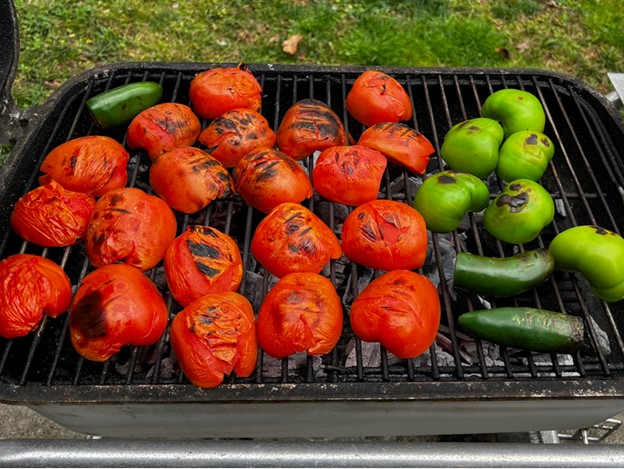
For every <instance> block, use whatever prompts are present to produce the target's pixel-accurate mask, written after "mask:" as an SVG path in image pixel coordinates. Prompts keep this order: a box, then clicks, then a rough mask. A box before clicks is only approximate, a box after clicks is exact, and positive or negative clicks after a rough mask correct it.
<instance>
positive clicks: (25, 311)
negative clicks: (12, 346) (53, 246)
mask: <svg viewBox="0 0 624 469" xmlns="http://www.w3.org/2000/svg"><path fill="white" fill-rule="evenodd" d="M0 279H2V281H1V282H0V336H2V337H4V338H6V339H12V338H13V337H22V336H25V335H26V334H28V333H29V332H30V331H32V330H34V329H35V328H36V327H37V326H38V325H39V323H40V322H41V320H42V319H43V315H44V314H47V315H48V316H51V317H53V318H55V317H57V316H59V315H61V314H63V313H64V312H65V311H67V308H69V304H70V303H71V299H72V291H71V283H70V281H69V278H68V277H67V275H65V272H63V269H61V268H60V267H59V266H58V265H57V264H55V263H54V262H52V261H51V260H49V259H46V258H45V257H41V256H35V255H32V254H15V255H13V256H9V257H7V258H6V259H4V260H2V261H0Z"/></svg>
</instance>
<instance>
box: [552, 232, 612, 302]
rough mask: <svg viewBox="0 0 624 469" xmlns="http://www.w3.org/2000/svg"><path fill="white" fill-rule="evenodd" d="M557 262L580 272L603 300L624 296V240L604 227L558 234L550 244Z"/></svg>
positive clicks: (559, 267) (561, 267)
mask: <svg viewBox="0 0 624 469" xmlns="http://www.w3.org/2000/svg"><path fill="white" fill-rule="evenodd" d="M549 249H550V252H552V254H553V256H554V258H555V265H556V267H557V268H558V269H560V270H563V271H579V272H581V273H582V274H583V275H584V276H585V278H586V279H587V280H588V281H589V283H590V285H591V287H592V291H593V292H594V294H595V295H596V296H597V297H598V298H600V299H601V300H604V301H608V302H615V301H620V300H622V299H624V239H623V238H622V237H621V236H620V235H618V234H617V233H614V232H613V231H609V230H607V229H605V228H601V227H599V226H593V225H582V226H575V227H572V228H568V229H567V230H564V231H562V232H561V233H559V234H558V235H557V236H555V238H554V239H553V240H552V241H551V243H550V246H549Z"/></svg>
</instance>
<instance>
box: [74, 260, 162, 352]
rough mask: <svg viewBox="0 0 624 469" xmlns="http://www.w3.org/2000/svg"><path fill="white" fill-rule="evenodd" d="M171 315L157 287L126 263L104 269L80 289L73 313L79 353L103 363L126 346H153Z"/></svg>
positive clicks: (75, 342)
mask: <svg viewBox="0 0 624 469" xmlns="http://www.w3.org/2000/svg"><path fill="white" fill-rule="evenodd" d="M167 320H168V312H167V306H166V304H165V301H164V300H163V298H162V296H161V295H160V293H159V291H158V289H157V288H156V286H155V285H154V284H153V283H152V281H151V280H150V279H148V278H147V277H146V276H145V275H144V274H143V273H141V272H140V271H139V270H137V269H135V268H134V267H131V266H129V265H125V264H113V265H108V266H104V267H101V268H99V269H96V270H94V271H93V272H91V273H90V274H89V275H87V276H86V277H85V278H84V279H83V280H82V283H81V284H80V287H79V288H78V291H76V296H75V298H74V304H73V306H72V308H71V311H70V314H69V330H70V337H71V342H72V345H73V346H74V349H75V350H76V351H77V352H78V353H79V354H80V355H81V356H82V357H84V358H86V359H87V360H91V361H96V362H103V361H105V360H107V359H108V358H110V357H111V356H113V355H115V354H116V353H117V352H119V350H121V348H122V347H123V346H125V345H151V344H154V343H155V342H156V341H158V339H159V338H160V337H161V336H162V334H163V332H164V331H165V328H166V327H167Z"/></svg>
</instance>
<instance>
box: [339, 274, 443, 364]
mask: <svg viewBox="0 0 624 469" xmlns="http://www.w3.org/2000/svg"><path fill="white" fill-rule="evenodd" d="M349 320H350V322H351V327H352V328H353V332H355V334H356V335H357V336H358V337H359V338H360V339H362V340H363V341H365V342H379V343H381V345H383V346H384V347H386V349H388V351H389V352H390V353H393V354H394V355H396V356H397V357H400V358H413V357H417V356H418V355H420V354H422V353H423V352H425V351H426V350H427V349H428V348H429V347H431V344H433V342H434V340H435V338H436V335H437V333H438V327H439V326H440V297H439V296H438V291H437V290H436V288H435V286H434V285H433V284H432V283H431V282H430V281H429V280H428V279H427V277H424V276H422V275H420V274H417V273H415V272H412V271H409V270H394V271H392V272H387V273H385V274H383V275H382V276H381V277H378V278H376V279H375V280H373V281H372V282H371V283H369V284H368V286H367V287H366V288H364V290H363V291H362V293H360V294H359V295H358V297H357V298H356V299H355V301H354V302H353V305H352V306H351V312H350V313H349Z"/></svg>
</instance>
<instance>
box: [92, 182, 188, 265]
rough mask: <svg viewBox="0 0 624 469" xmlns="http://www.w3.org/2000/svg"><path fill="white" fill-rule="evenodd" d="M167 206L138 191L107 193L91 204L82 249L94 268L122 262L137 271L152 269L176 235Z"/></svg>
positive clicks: (155, 198) (171, 213) (131, 189)
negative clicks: (92, 207) (89, 217)
mask: <svg viewBox="0 0 624 469" xmlns="http://www.w3.org/2000/svg"><path fill="white" fill-rule="evenodd" d="M176 229H177V226H176V219H175V215H174V214H173V212H172V211H171V209H170V208H169V206H168V205H167V203H166V202H165V201H164V200H162V199H161V198H159V197H156V196H154V195H149V194H146V193H145V192H143V191H142V190H141V189H136V188H131V187H128V188H124V189H117V190H114V191H110V192H107V193H106V194H104V195H103V196H102V197H101V198H100V199H99V200H98V201H97V203H96V204H95V210H94V211H93V215H92V216H91V221H90V222H89V226H88V227H87V239H86V248H87V256H88V258H89V261H91V263H92V264H93V265H94V266H95V267H101V266H103V265H108V264H113V263H115V262H118V261H122V262H124V263H126V264H129V265H131V266H133V267H136V268H137V269H140V270H147V269H151V268H152V267H154V266H155V265H156V264H158V262H159V261H160V260H161V259H162V258H163V256H164V255H165V251H166V250H167V247H169V244H171V242H172V241H173V240H174V239H175V235H176Z"/></svg>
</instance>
